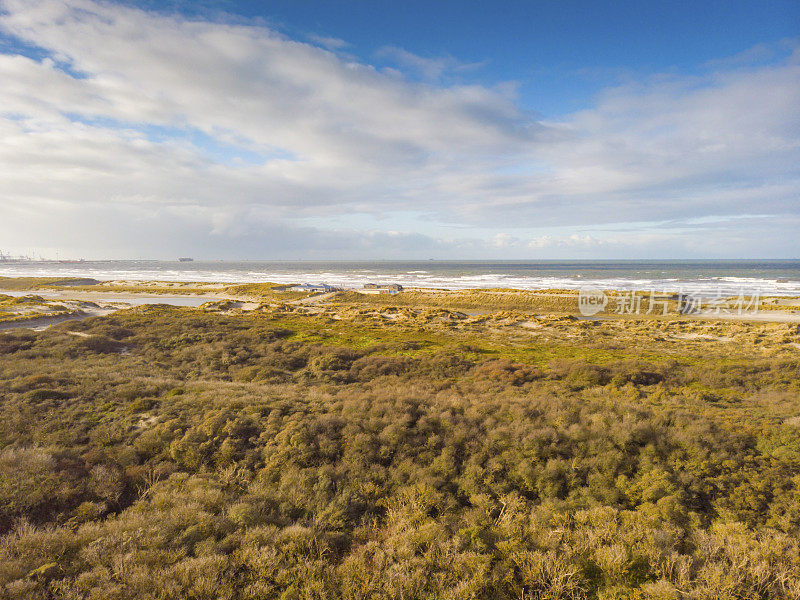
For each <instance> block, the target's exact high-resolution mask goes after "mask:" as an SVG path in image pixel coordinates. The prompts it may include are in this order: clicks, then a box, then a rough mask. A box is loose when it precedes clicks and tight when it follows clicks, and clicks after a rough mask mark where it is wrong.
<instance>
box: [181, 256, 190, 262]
mask: <svg viewBox="0 0 800 600" xmlns="http://www.w3.org/2000/svg"><path fill="white" fill-rule="evenodd" d="M193 260H194V259H193V258H189V257H188V256H181V257H180V258H179V259H178V262H192V261H193Z"/></svg>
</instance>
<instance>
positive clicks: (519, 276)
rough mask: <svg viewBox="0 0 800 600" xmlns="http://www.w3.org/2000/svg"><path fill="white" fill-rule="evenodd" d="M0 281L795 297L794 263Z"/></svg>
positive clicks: (105, 264) (396, 267)
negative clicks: (381, 286)
mask: <svg viewBox="0 0 800 600" xmlns="http://www.w3.org/2000/svg"><path fill="white" fill-rule="evenodd" d="M0 276H7V277H22V276H36V277H51V276H57V277H62V276H63V277H91V278H94V279H99V280H137V281H198V282H224V283H246V282H275V283H284V284H287V283H312V284H319V283H325V284H328V285H332V286H336V287H343V288H351V289H358V288H361V287H363V285H364V284H366V283H379V284H388V283H398V284H400V285H403V286H405V287H421V288H438V289H449V290H455V289H496V288H512V289H520V290H538V289H578V290H579V289H587V288H589V289H591V288H599V289H607V290H610V289H614V290H643V291H655V292H680V291H686V292H696V293H706V294H725V295H730V294H742V293H743V294H749V295H752V294H761V295H781V296H798V295H800V260H616V261H604V260H603V261H601V260H596V261H595V260H589V261H586V260H582V261H577V260H575V261H573V260H569V261H565V260H534V261H493V260H487V261H439V260H423V261H394V260H384V261H356V262H348V261H255V260H254V261H200V260H196V261H192V262H179V261H177V260H175V261H155V260H103V261H85V262H71V263H64V262H57V261H0Z"/></svg>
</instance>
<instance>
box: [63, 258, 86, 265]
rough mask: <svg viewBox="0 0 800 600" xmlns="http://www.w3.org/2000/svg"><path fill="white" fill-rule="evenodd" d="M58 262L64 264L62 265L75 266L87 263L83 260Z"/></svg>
mask: <svg viewBox="0 0 800 600" xmlns="http://www.w3.org/2000/svg"><path fill="white" fill-rule="evenodd" d="M58 262H59V263H60V264H62V265H75V264H79V263H82V262H86V261H85V260H84V259H82V258H81V259H79V260H60V261H58Z"/></svg>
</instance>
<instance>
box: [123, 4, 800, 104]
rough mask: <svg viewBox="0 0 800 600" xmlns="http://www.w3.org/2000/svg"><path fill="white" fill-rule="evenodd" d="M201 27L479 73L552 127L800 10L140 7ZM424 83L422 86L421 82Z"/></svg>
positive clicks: (741, 42)
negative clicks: (236, 22) (404, 55)
mask: <svg viewBox="0 0 800 600" xmlns="http://www.w3.org/2000/svg"><path fill="white" fill-rule="evenodd" d="M131 4H134V5H139V6H146V7H149V8H151V9H156V10H161V11H164V12H172V11H178V12H181V13H182V14H186V15H190V16H195V17H200V18H209V17H210V18H224V15H225V13H227V14H228V15H236V16H240V17H242V18H244V19H263V20H264V22H265V23H267V24H269V25H271V26H273V27H274V28H276V29H277V30H279V31H282V32H284V33H285V34H286V35H288V36H290V37H292V38H297V39H304V38H306V39H307V38H308V37H309V36H320V37H328V38H333V39H337V40H340V41H341V42H343V43H344V44H346V45H345V46H343V48H342V49H343V50H345V51H347V52H350V53H352V54H353V55H355V56H357V57H359V58H360V59H361V60H363V61H365V62H369V63H371V64H376V65H383V66H392V61H391V60H387V57H385V56H382V55H381V52H380V50H381V49H382V48H385V47H386V46H393V47H398V48H403V49H405V50H407V51H409V52H411V53H414V54H416V55H418V56H420V57H423V58H428V59H432V60H435V59H438V58H441V57H450V58H453V59H454V60H456V61H458V62H460V63H463V64H465V65H475V68H470V69H466V70H464V71H461V72H459V73H458V74H457V75H453V76H454V77H457V78H458V79H460V80H462V81H471V82H479V83H481V84H483V85H489V86H491V85H496V84H499V83H503V82H508V81H514V82H517V83H518V84H519V90H520V96H521V103H522V104H523V105H524V106H525V107H526V108H528V109H530V110H533V111H538V112H541V113H543V114H544V115H547V116H561V115H565V114H568V113H570V112H572V111H574V110H578V109H582V108H587V107H588V106H590V105H591V99H592V96H593V94H595V93H597V92H598V91H599V90H601V89H603V87H605V86H607V85H610V84H613V83H616V82H618V81H620V80H625V79H627V78H632V77H636V76H645V75H648V74H651V73H658V72H680V73H686V74H696V73H702V72H705V71H706V70H707V69H708V65H707V63H708V62H713V61H715V60H718V59H720V57H729V56H733V55H736V54H739V53H740V52H742V51H746V50H749V49H751V48H752V47H754V46H757V45H762V44H763V45H769V44H774V43H777V42H779V41H780V40H783V39H787V38H792V37H797V36H798V33H799V32H800V3H798V2H796V1H792V0H778V1H766V2H741V1H735V0H734V1H731V0H727V1H716V2H711V1H675V0H671V1H658V0H655V1H647V2H642V1H641V0H639V1H631V0H619V1H614V2H598V1H589V0H581V1H575V0H549V1H544V2H543V1H537V2H534V1H530V0H528V1H513V2H499V3H495V2H487V1H480V2H478V1H474V0H473V1H455V0H439V1H435V2H431V1H419V0H404V1H402V2H393V1H386V0H384V1H374V0H373V1H366V0H363V1H338V2H309V1H303V0H300V1H298V0H284V1H281V2H275V1H270V2H253V1H248V2H235V1H229V0H223V1H219V2H210V1H203V2H153V1H150V2H138V3H131ZM416 75H419V74H418V73H417V74H416Z"/></svg>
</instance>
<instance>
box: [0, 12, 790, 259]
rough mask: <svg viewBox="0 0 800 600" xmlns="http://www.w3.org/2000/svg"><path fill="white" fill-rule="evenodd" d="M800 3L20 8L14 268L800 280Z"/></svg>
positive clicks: (0, 142)
mask: <svg viewBox="0 0 800 600" xmlns="http://www.w3.org/2000/svg"><path fill="white" fill-rule="evenodd" d="M798 36H800V4H798V3H797V2H796V1H795V0H786V1H769V0H763V1H753V2H732V1H725V2H708V1H702V0H697V1H694V2H675V1H670V2H660V1H654V2H641V1H637V2H623V1H619V2H611V1H609V2H578V1H575V0H565V1H555V0H543V1H541V2H502V1H500V2H491V3H490V2H488V1H487V2H478V1H472V2H456V1H451V0H442V1H440V2H430V1H429V0H428V1H425V2H422V1H419V2H418V1H416V0H404V1H403V2H388V1H386V2H384V1H376V0H361V1H359V0H350V1H348V2H313V1H311V0H303V1H297V0H284V1H281V2H270V1H263V2H255V1H253V2H236V1H233V0H227V1H226V0H221V1H216V2H215V1H200V2H197V1H194V2H188V1H187V2H182V1H172V2H155V1H141V2H106V1H94V0H0V251H6V252H14V253H21V252H25V253H27V252H31V251H33V252H37V253H40V254H42V255H44V256H53V255H54V254H55V253H56V251H58V252H60V256H62V257H65V256H74V257H78V256H82V257H86V258H129V257H140V258H169V259H171V258H174V257H175V256H177V255H190V256H195V257H197V258H209V259H212V258H225V259H236V258H252V259H285V258H289V259H296V258H325V259H352V258H364V259H373V258H442V259H445V258H518V259H523V258H527V259H536V258H701V257H702V258H708V257H722V258H747V257H749V258H759V257H763V258H797V257H798V255H800V242H799V241H798V231H800V109H799V108H798V107H800V37H798Z"/></svg>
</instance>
